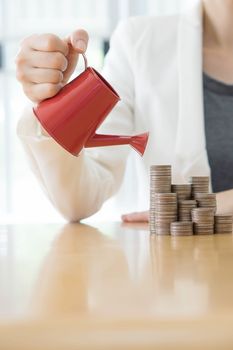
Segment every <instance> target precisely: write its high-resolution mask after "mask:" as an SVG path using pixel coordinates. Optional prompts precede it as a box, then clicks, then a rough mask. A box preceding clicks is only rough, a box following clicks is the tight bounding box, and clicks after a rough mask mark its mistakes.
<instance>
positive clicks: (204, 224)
mask: <svg viewBox="0 0 233 350" xmlns="http://www.w3.org/2000/svg"><path fill="white" fill-rule="evenodd" d="M192 221H193V223H194V234H196V235H204V234H213V233H214V210H213V208H196V209H192Z"/></svg>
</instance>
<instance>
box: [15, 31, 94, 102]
mask: <svg viewBox="0 0 233 350" xmlns="http://www.w3.org/2000/svg"><path fill="white" fill-rule="evenodd" d="M87 45H88V34H87V32H86V31H85V30H82V29H80V30H77V31H75V32H73V33H72V34H71V35H70V37H69V38H67V39H65V40H63V39H60V38H59V37H58V36H56V35H54V34H42V35H32V36H30V37H28V38H26V39H24V40H23V41H22V43H21V47H20V50H19V53H18V55H17V56H16V59H15V62H16V76H17V79H18V80H19V81H20V82H21V84H22V87H23V90H24V92H25V94H26V95H27V97H28V98H29V99H30V100H31V101H33V102H36V103H38V102H40V101H42V100H44V99H46V98H49V97H53V96H54V95H56V94H57V93H58V92H59V90H60V89H61V88H62V87H63V86H64V85H65V84H66V83H67V81H68V80H69V78H70V76H71V74H72V73H73V71H74V69H75V67H76V64H77V61H78V57H79V54H80V53H84V52H85V51H86V49H87Z"/></svg>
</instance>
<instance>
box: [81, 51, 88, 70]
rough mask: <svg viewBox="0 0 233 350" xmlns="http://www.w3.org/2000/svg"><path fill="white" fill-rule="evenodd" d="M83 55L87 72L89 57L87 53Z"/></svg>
mask: <svg viewBox="0 0 233 350" xmlns="http://www.w3.org/2000/svg"><path fill="white" fill-rule="evenodd" d="M81 55H82V56H83V59H84V65H85V70H86V69H87V67H88V62H87V57H86V55H85V53H82V54H81Z"/></svg>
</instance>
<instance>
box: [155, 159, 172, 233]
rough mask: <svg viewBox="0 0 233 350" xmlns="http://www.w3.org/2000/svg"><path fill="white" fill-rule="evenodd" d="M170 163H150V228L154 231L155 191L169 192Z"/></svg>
mask: <svg viewBox="0 0 233 350" xmlns="http://www.w3.org/2000/svg"><path fill="white" fill-rule="evenodd" d="M171 177H172V175H171V165H152V166H151V167H150V218H149V220H150V230H151V232H152V233H156V232H155V231H156V227H155V219H156V205H157V201H156V197H155V195H156V194H157V193H170V192H171Z"/></svg>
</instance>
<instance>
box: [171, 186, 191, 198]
mask: <svg viewBox="0 0 233 350" xmlns="http://www.w3.org/2000/svg"><path fill="white" fill-rule="evenodd" d="M191 190H192V185H191V184H181V185H172V192H173V193H176V194H177V200H178V201H181V200H185V199H191Z"/></svg>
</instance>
